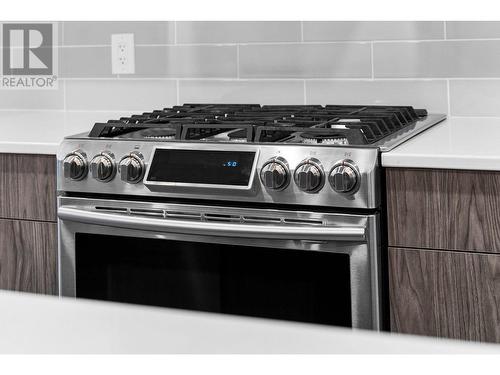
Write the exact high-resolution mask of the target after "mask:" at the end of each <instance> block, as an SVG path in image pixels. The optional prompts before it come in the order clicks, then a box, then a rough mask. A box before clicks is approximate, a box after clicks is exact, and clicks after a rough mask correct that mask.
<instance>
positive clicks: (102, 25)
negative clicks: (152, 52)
mask: <svg viewBox="0 0 500 375" xmlns="http://www.w3.org/2000/svg"><path fill="white" fill-rule="evenodd" d="M62 24H63V27H64V40H63V44H64V45H66V46H75V45H76V46H82V45H111V34H129V33H132V34H134V42H135V44H136V45H141V44H171V43H174V33H175V31H174V22H164V21H151V22H126V21H104V22H90V21H83V22H80V21H78V22H76V21H73V22H63V23H62Z"/></svg>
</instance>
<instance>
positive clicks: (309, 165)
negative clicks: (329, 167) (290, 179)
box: [294, 158, 324, 192]
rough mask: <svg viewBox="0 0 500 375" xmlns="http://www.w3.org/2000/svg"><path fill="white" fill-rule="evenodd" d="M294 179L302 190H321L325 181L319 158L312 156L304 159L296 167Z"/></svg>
mask: <svg viewBox="0 0 500 375" xmlns="http://www.w3.org/2000/svg"><path fill="white" fill-rule="evenodd" d="M294 179H295V184H296V185H297V187H298V188H299V189H300V190H302V191H306V192H316V191H318V190H320V189H321V188H322V186H323V183H324V173H323V167H322V166H321V164H320V162H319V160H317V159H314V158H310V159H307V160H304V161H302V162H301V163H300V164H299V165H298V167H297V168H296V169H295V174H294Z"/></svg>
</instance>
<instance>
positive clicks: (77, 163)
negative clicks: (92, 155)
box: [63, 150, 88, 181]
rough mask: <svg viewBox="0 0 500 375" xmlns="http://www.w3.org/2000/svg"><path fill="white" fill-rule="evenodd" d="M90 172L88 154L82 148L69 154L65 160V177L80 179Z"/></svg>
mask: <svg viewBox="0 0 500 375" xmlns="http://www.w3.org/2000/svg"><path fill="white" fill-rule="evenodd" d="M87 173H88V162H87V155H85V153H84V152H81V151H80V150H76V151H73V152H71V153H70V154H68V155H67V156H66V157H65V158H64V160H63V175H64V178H69V179H71V180H73V181H80V180H82V179H83V178H85V176H87Z"/></svg>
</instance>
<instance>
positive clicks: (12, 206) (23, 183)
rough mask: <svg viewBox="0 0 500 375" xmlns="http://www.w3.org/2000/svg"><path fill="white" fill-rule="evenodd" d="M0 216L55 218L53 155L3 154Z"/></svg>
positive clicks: (54, 166) (1, 160) (0, 178)
mask: <svg viewBox="0 0 500 375" xmlns="http://www.w3.org/2000/svg"><path fill="white" fill-rule="evenodd" d="M0 203H1V204H0V217H1V218H8V219H27V220H40V221H54V222H55V221H56V159H55V156H53V155H22V154H0Z"/></svg>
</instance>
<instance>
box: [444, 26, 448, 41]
mask: <svg viewBox="0 0 500 375" xmlns="http://www.w3.org/2000/svg"><path fill="white" fill-rule="evenodd" d="M443 36H444V40H447V39H448V35H447V30H446V21H443Z"/></svg>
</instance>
